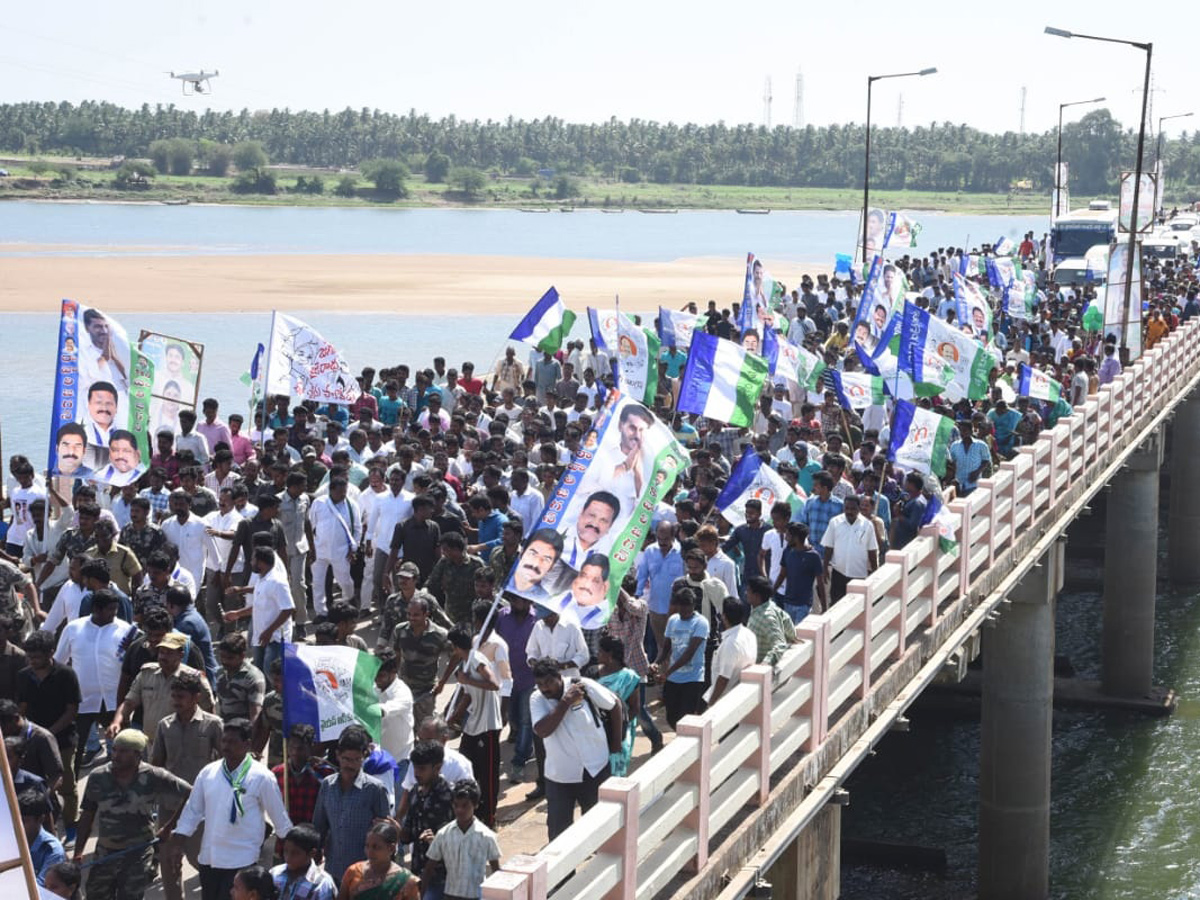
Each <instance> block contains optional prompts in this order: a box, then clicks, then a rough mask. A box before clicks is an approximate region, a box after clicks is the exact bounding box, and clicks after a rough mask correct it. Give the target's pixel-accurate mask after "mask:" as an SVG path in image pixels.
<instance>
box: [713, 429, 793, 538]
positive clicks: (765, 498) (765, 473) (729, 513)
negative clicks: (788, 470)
mask: <svg viewBox="0 0 1200 900" xmlns="http://www.w3.org/2000/svg"><path fill="white" fill-rule="evenodd" d="M747 500H758V501H760V502H761V503H762V508H763V518H764V520H765V519H766V517H767V515H768V514H769V513H770V512H771V507H772V506H774V505H775V504H776V503H778V502H780V501H783V502H784V503H786V504H787V505H788V506H790V507H791V509H792V515H793V516H795V515H797V514H798V513H799V512H800V510H801V509H803V508H804V491H802V490H800V489H799V487H797V488H796V489H795V490H793V489H792V488H791V486H790V485H788V483H787V482H786V481H784V480H783V476H782V475H780V474H779V473H778V472H776V471H775V470H774V469H772V468H771V467H770V466H769V465H767V464H766V463H765V462H763V461H762V459H761V458H760V457H759V455H758V454H757V453H756V452H755V451H754V448H753V447H750V446H747V447H746V449H745V450H744V451H742V458H741V459H739V460H738V461H737V463H736V464H735V465H734V467H733V471H732V472H730V473H729V480H728V481H727V482H726V483H725V488H724V489H723V490H722V491H721V493H720V496H718V497H717V500H716V504H715V505H716V507H717V509H719V510H720V511H721V515H722V517H724V519H725V521H727V522H728V523H729V524H730V525H732V526H733V527H734V528H737V527H738V526H739V525H744V524H746V501H747Z"/></svg>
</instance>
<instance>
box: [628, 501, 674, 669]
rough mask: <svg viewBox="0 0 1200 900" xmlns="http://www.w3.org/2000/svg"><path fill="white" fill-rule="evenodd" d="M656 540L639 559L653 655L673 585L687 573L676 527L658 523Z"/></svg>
mask: <svg viewBox="0 0 1200 900" xmlns="http://www.w3.org/2000/svg"><path fill="white" fill-rule="evenodd" d="M654 537H655V539H656V543H654V544H652V545H651V546H649V547H647V548H646V549H645V550H643V551H642V553H641V555H640V556H639V557H638V561H637V595H638V596H639V597H641V598H642V599H643V600H645V601H646V605H647V606H648V607H649V609H650V633H649V634H648V635H647V637H648V638H649V637H652V638H653V640H654V646H653V647H648V648H647V655H648V656H650V657H651V658H653V657H654V656H656V655H657V653H658V649H659V648H660V647H662V645H663V640H664V638H665V636H666V628H667V617H668V616H669V615H670V607H671V585H672V584H674V583H675V579H676V578H682V577H683V574H684V567H683V555H682V554H681V553H680V552H679V547H678V546H677V545H676V544H675V527H674V526H673V525H672V524H671V523H670V522H659V523H658V527H657V528H656V529H655V530H654Z"/></svg>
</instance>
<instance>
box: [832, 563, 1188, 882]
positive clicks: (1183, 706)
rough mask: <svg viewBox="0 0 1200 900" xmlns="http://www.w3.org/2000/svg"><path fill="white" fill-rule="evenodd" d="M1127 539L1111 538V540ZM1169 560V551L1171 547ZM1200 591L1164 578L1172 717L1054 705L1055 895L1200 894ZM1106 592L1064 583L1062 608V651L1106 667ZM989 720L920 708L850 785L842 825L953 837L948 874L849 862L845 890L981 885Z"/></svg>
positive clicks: (894, 835)
mask: <svg viewBox="0 0 1200 900" xmlns="http://www.w3.org/2000/svg"><path fill="white" fill-rule="evenodd" d="M1114 543H1115V542H1114V540H1109V541H1108V546H1109V548H1113V547H1114ZM1159 571H1160V573H1165V571H1166V558H1165V554H1164V555H1162V557H1161V558H1160V560H1159ZM1198 600H1200V597H1198V596H1197V594H1196V593H1195V592H1194V591H1183V590H1179V589H1175V588H1172V587H1169V586H1167V585H1166V583H1165V582H1162V581H1160V593H1159V596H1158V602H1157V608H1156V616H1157V621H1156V627H1155V668H1154V672H1155V674H1154V680H1155V683H1156V684H1162V685H1165V686H1168V687H1172V688H1174V689H1175V690H1176V692H1177V693H1178V694H1179V695H1180V697H1181V698H1182V699H1181V701H1180V703H1179V707H1178V709H1177V710H1176V712H1175V714H1174V715H1173V716H1170V717H1168V718H1145V717H1141V716H1137V715H1127V714H1122V713H1112V712H1099V711H1089V710H1083V709H1055V711H1054V737H1053V769H1052V778H1051V782H1052V785H1051V816H1050V842H1051V855H1050V879H1051V892H1050V897H1051V898H1053V900H1082V898H1086V900H1146V898H1164V900H1175V898H1194V897H1200V855H1198V854H1197V853H1196V849H1195V848H1196V846H1197V842H1198V841H1200V807H1198V805H1197V802H1196V797H1197V786H1198V785H1197V782H1198V776H1197V771H1196V766H1195V763H1194V757H1195V748H1196V747H1197V746H1198V745H1200V722H1198V714H1200V705H1198V704H1197V703H1196V701H1195V699H1194V698H1195V697H1197V696H1200V652H1198V651H1200V640H1198V639H1197V636H1198V634H1200V602H1198ZM1101 610H1102V603H1101V598H1100V594H1099V593H1098V592H1096V591H1090V590H1088V591H1065V592H1064V593H1062V594H1061V595H1060V597H1059V601H1058V607H1057V612H1056V647H1055V652H1056V654H1058V655H1065V656H1067V657H1068V658H1069V659H1070V661H1071V663H1072V665H1073V666H1074V667H1075V669H1076V671H1077V673H1078V675H1079V676H1080V677H1085V678H1093V679H1095V678H1099V674H1100V650H1099V645H1100V632H1101ZM979 745H980V731H979V720H978V718H977V717H968V718H946V717H944V716H941V715H929V714H920V713H915V714H914V716H913V717H912V730H911V731H910V732H909V733H907V734H892V735H889V736H888V737H887V738H886V739H885V740H884V741H883V742H882V743H881V744H880V746H879V748H878V754H877V755H876V756H875V757H874V758H872V759H870V760H869V761H868V762H867V763H865V764H864V765H863V766H862V767H861V768H860V769H859V771H858V772H856V773H855V775H854V776H853V777H852V779H851V780H850V782H849V784H848V788H849V791H850V805H849V807H847V808H846V809H845V810H844V817H843V820H842V822H843V834H844V835H846V836H847V837H856V838H868V839H874V840H881V841H895V842H899V843H905V844H918V845H923V846H930V847H941V848H943V849H945V851H946V855H947V863H948V866H947V871H946V873H945V875H934V874H929V873H921V872H912V871H896V870H890V869H882V868H877V867H873V866H865V865H847V866H844V867H843V882H842V888H843V893H842V897H843V900H865V898H881V897H886V898H889V900H891V898H895V900H909V898H911V900H918V898H919V900H952V898H954V900H958V898H963V897H971V896H974V892H975V884H976V866H977V864H978V848H977V839H978V824H977V817H978V796H979V784H978V775H979Z"/></svg>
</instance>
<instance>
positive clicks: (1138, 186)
mask: <svg viewBox="0 0 1200 900" xmlns="http://www.w3.org/2000/svg"><path fill="white" fill-rule="evenodd" d="M1046 34H1052V35H1054V36H1055V37H1062V38H1081V39H1082V40H1085V41H1101V42H1103V43H1106V44H1124V45H1125V46H1127V47H1136V48H1137V49H1138V50H1145V51H1146V78H1145V81H1144V82H1143V84H1142V117H1141V121H1140V122H1139V123H1138V145H1137V160H1136V161H1135V165H1134V174H1133V209H1132V210H1131V212H1130V216H1129V246H1128V248H1127V253H1128V256H1127V258H1126V260H1125V265H1126V274H1125V299H1124V302H1123V303H1122V306H1121V320H1122V321H1121V363H1122V364H1123V365H1128V363H1129V359H1130V357H1129V313H1130V305H1131V301H1132V297H1133V270H1134V260H1135V259H1136V256H1135V254H1136V253H1137V249H1138V245H1137V236H1138V203H1139V202H1140V200H1141V192H1142V154H1143V153H1145V152H1146V110H1147V108H1148V107H1149V104H1150V62H1151V59H1152V57H1153V56H1154V44H1152V43H1149V42H1146V43H1142V42H1140V41H1127V40H1123V39H1121V38H1106V37H1097V36H1096V35H1094V34H1076V33H1074V32H1072V31H1067V30H1065V29H1062V28H1052V27H1050V26H1046ZM1118 212H1119V206H1118ZM1118 221H1119V217H1118ZM1138 316H1139V318H1140V316H1141V310H1138ZM1138 355H1139V356H1140V355H1141V348H1140V347H1139V348H1138Z"/></svg>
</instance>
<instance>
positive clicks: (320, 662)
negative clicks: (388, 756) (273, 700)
mask: <svg viewBox="0 0 1200 900" xmlns="http://www.w3.org/2000/svg"><path fill="white" fill-rule="evenodd" d="M378 671H379V660H378V659H376V658H375V657H374V656H372V655H371V654H370V653H367V652H365V651H363V650H357V649H355V648H354V647H342V646H338V645H332V644H331V645H328V646H323V647H316V646H310V645H308V644H291V643H285V644H284V645H283V730H284V733H285V734H287V733H290V732H291V730H292V726H293V725H299V724H301V723H304V724H306V725H311V726H312V727H313V728H315V729H316V731H317V740H318V741H332V740H336V739H337V737H338V736H339V735H340V734H341V733H342V732H343V731H344V730H345V729H346V726H347V725H353V724H355V723H358V724H361V725H362V726H363V727H364V728H366V729H367V732H368V733H369V734H370V735H371V737H372V738H374V739H375V740H376V741H378V740H380V735H381V733H382V729H383V716H382V714H381V713H380V711H379V699H378V697H376V695H375V674H376V673H377V672H378Z"/></svg>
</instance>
